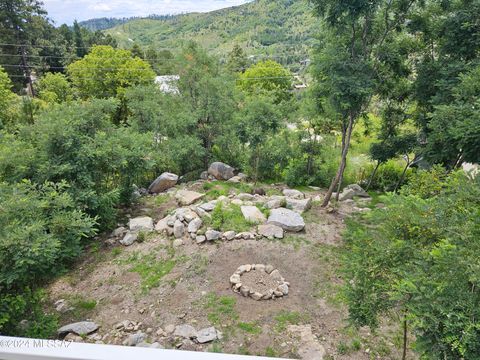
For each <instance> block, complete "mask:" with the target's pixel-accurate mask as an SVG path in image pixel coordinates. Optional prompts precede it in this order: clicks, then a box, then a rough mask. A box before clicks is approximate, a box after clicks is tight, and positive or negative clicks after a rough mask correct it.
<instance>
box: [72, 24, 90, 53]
mask: <svg viewBox="0 0 480 360" xmlns="http://www.w3.org/2000/svg"><path fill="white" fill-rule="evenodd" d="M73 43H74V44H75V53H76V54H77V57H78V58H80V59H81V58H83V57H84V56H85V55H86V54H87V49H86V47H85V42H84V41H83V35H82V29H81V28H80V25H78V22H77V20H75V21H74V22H73Z"/></svg>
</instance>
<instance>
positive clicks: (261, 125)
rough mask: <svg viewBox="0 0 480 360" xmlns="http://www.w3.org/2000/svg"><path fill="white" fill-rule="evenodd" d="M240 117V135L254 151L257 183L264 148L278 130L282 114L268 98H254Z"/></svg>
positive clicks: (253, 163)
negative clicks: (269, 138) (268, 139)
mask: <svg viewBox="0 0 480 360" xmlns="http://www.w3.org/2000/svg"><path fill="white" fill-rule="evenodd" d="M238 116H239V119H238V125H237V126H238V135H239V137H240V140H241V141H242V142H243V143H248V144H249V148H250V149H251V151H252V164H251V166H252V168H253V173H254V180H255V182H257V180H258V169H259V162H260V156H261V150H262V146H263V144H264V143H265V142H266V141H267V138H268V137H269V136H271V135H273V134H275V132H276V131H277V130H278V128H279V126H280V116H281V114H280V113H279V112H278V110H277V109H276V107H275V104H273V103H272V102H271V100H269V99H268V98H262V97H254V98H250V99H248V100H247V102H246V103H245V104H244V105H243V109H242V110H241V111H240V112H239V114H238Z"/></svg>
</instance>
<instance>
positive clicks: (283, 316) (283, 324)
mask: <svg viewBox="0 0 480 360" xmlns="http://www.w3.org/2000/svg"><path fill="white" fill-rule="evenodd" d="M303 319H304V316H302V314H300V313H299V312H297V311H281V312H280V313H278V315H277V316H275V321H276V322H277V324H276V326H275V329H276V330H277V331H278V332H283V331H285V330H286V329H287V325H298V324H299V323H300V321H302V320H303Z"/></svg>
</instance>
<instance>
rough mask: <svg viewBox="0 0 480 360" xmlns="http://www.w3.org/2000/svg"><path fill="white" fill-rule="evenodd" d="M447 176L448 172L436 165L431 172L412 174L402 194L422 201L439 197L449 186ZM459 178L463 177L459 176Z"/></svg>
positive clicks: (423, 171)
mask: <svg viewBox="0 0 480 360" xmlns="http://www.w3.org/2000/svg"><path fill="white" fill-rule="evenodd" d="M447 176H448V173H447V171H446V170H445V169H444V168H442V167H441V166H439V165H435V166H434V167H433V168H432V169H430V170H429V171H426V170H419V171H417V172H415V173H413V174H412V176H411V177H410V179H409V181H408V184H407V185H405V186H404V187H403V188H402V190H401V193H402V194H403V195H406V196H408V195H415V196H419V197H421V198H422V199H427V198H431V197H435V196H438V195H440V193H441V192H442V190H443V189H445V187H446V186H447V185H448V183H447V182H446V180H447ZM458 176H463V175H461V174H459V175H458Z"/></svg>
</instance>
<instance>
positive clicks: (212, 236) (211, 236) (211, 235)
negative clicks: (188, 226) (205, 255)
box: [205, 230, 222, 241]
mask: <svg viewBox="0 0 480 360" xmlns="http://www.w3.org/2000/svg"><path fill="white" fill-rule="evenodd" d="M221 236H222V233H221V232H220V231H216V230H207V232H206V233H205V237H206V239H207V241H214V240H218V239H220V237H221Z"/></svg>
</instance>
